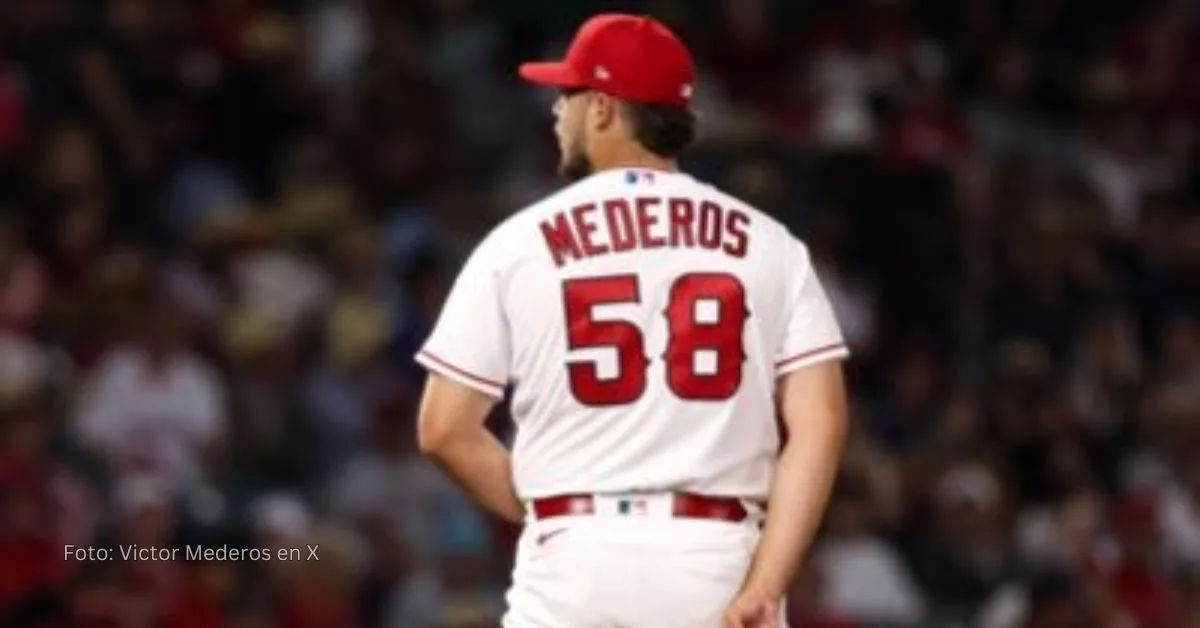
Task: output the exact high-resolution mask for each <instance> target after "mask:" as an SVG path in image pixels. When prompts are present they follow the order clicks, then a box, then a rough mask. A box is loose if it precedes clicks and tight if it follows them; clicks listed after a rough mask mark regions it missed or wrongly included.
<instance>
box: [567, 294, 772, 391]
mask: <svg viewBox="0 0 1200 628" xmlns="http://www.w3.org/2000/svg"><path fill="white" fill-rule="evenodd" d="M563 302H564V304H565V307H566V324H567V345H568V348H569V349H570V350H572V351H574V350H577V349H593V348H611V349H615V350H616V354H617V373H616V375H615V376H614V377H609V378H604V379H601V378H600V376H599V372H598V369H597V367H596V363H595V362H590V361H578V362H571V363H569V364H568V365H567V371H568V375H569V380H570V384H571V393H572V394H573V395H574V396H575V398H576V399H578V400H579V402H580V403H583V404H585V405H590V406H612V405H621V404H627V403H632V402H634V401H637V400H638V398H640V397H641V396H642V393H644V392H645V391H646V371H647V369H648V368H649V366H650V359H649V358H647V357H646V343H645V337H644V335H643V333H642V330H641V329H639V328H638V327H637V325H635V324H633V323H631V322H629V321H622V320H596V318H595V312H594V308H595V307H596V306H599V305H611V304H620V303H640V302H641V293H640V286H639V283H638V277H637V275H612V276H607V277H588V278H582V279H570V280H567V281H564V282H563ZM663 314H664V315H665V316H666V319H667V333H668V340H667V347H666V351H664V352H663V355H662V356H661V358H662V361H663V363H664V365H665V367H666V381H667V385H668V386H669V387H670V389H671V391H672V392H673V393H674V394H675V395H676V396H677V397H679V398H681V399H688V400H698V401H719V400H722V399H728V398H730V397H732V396H733V394H734V393H736V392H737V390H738V387H739V386H741V383H742V363H743V362H744V361H745V358H746V353H745V348H744V347H743V345H742V332H743V329H744V327H745V324H746V319H747V318H748V317H749V316H750V313H749V310H748V309H747V306H746V291H745V289H744V288H743V286H742V283H741V282H740V281H738V279H737V277H734V276H733V275H730V274H727V273H689V274H686V275H682V276H680V277H679V278H678V279H676V280H675V282H674V283H673V284H672V285H671V291H670V293H669V296H668V299H667V307H666V310H664V311H663Z"/></svg>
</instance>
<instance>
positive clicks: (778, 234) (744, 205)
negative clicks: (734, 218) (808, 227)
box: [689, 175, 799, 243]
mask: <svg viewBox="0 0 1200 628" xmlns="http://www.w3.org/2000/svg"><path fill="white" fill-rule="evenodd" d="M689 178H691V180H692V182H693V183H694V185H696V186H698V187H699V188H700V189H703V190H705V192H706V193H707V194H708V195H710V196H711V197H712V199H713V200H714V201H715V202H716V203H717V204H719V205H722V206H724V207H735V208H737V209H738V210H740V211H741V212H743V213H745V214H747V215H748V216H749V217H750V224H751V227H752V228H753V229H754V230H755V231H756V232H757V233H758V234H760V235H763V236H767V237H768V238H769V239H775V240H778V241H779V242H780V243H782V242H789V241H792V240H795V241H797V242H798V241H799V238H798V237H797V236H796V234H795V233H793V232H792V230H791V228H790V227H788V226H787V225H786V224H785V223H784V222H783V221H781V220H779V219H778V218H776V217H775V216H773V215H771V214H770V213H768V212H766V211H764V210H762V209H760V208H759V207H757V206H755V205H753V204H752V203H749V202H747V201H746V200H744V199H742V198H739V197H737V196H734V195H733V194H732V193H730V192H728V191H726V190H724V189H722V188H721V187H720V186H717V185H716V184H713V183H709V182H707V181H704V180H702V179H698V178H696V177H691V176H690V175H689Z"/></svg>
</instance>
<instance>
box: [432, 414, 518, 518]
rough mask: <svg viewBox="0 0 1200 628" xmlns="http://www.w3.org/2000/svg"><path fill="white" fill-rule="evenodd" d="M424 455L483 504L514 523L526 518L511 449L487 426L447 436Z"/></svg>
mask: <svg viewBox="0 0 1200 628" xmlns="http://www.w3.org/2000/svg"><path fill="white" fill-rule="evenodd" d="M425 455H426V456H428V457H429V458H430V459H431V460H432V461H433V462H434V464H436V465H437V466H438V467H440V468H441V469H442V470H443V471H445V472H446V474H447V475H449V476H450V477H451V478H452V479H453V480H454V481H455V483H457V484H458V485H459V486H461V487H462V488H463V490H465V491H467V493H469V494H470V495H471V497H473V498H474V499H475V501H477V502H479V504H480V505H482V506H483V507H484V508H487V509H488V510H490V511H492V512H494V513H496V514H497V515H499V516H500V517H503V518H504V519H506V520H508V521H511V522H513V523H521V521H522V520H523V519H524V517H525V509H524V507H523V506H522V505H521V500H519V499H518V498H517V493H516V489H515V488H514V486H513V481H512V464H511V461H510V458H509V454H508V450H506V449H505V448H504V445H503V444H501V443H500V441H498V440H496V437H495V436H492V434H491V433H490V432H488V431H487V430H486V429H478V430H472V431H471V432H462V433H459V434H456V435H455V436H454V437H453V438H447V439H444V440H442V441H440V442H439V443H437V445H436V446H435V447H431V448H428V449H426V450H425Z"/></svg>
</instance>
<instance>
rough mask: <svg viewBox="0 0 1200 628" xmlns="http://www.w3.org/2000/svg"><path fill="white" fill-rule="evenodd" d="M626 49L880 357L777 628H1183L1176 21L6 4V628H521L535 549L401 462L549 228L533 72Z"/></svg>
mask: <svg viewBox="0 0 1200 628" xmlns="http://www.w3.org/2000/svg"><path fill="white" fill-rule="evenodd" d="M612 9H622V10H641V11H651V12H653V13H654V14H655V15H656V16H658V17H660V18H661V19H663V20H664V21H666V22H668V23H669V24H671V25H673V26H675V27H676V28H678V30H679V31H680V32H681V33H683V34H684V35H685V36H686V38H687V39H688V40H689V42H690V43H691V45H692V46H693V48H694V49H695V52H696V56H697V57H698V60H699V61H700V64H701V67H702V71H703V76H702V81H701V84H700V86H699V93H698V103H697V107H698V109H699V111H700V113H701V116H702V118H701V119H702V129H703V131H702V143H701V145H700V146H699V147H698V148H697V149H696V150H695V151H693V153H692V154H691V155H690V156H689V157H688V159H687V160H686V162H685V166H686V168H687V169H689V170H690V171H692V172H693V173H695V174H696V175H697V176H699V177H700V178H702V179H706V180H708V181H710V182H712V183H715V184H718V185H720V186H723V187H725V188H726V189H727V190H729V191H731V192H732V193H734V194H736V195H739V196H741V197H742V198H744V199H745V200H746V201H748V202H750V203H753V204H754V205H756V206H758V207H760V208H761V209H763V210H765V211H767V212H770V213H771V214H773V215H775V216H778V217H779V218H780V219H782V220H783V221H785V222H786V223H787V224H788V225H790V226H791V227H792V228H793V229H794V230H795V232H796V233H797V234H798V235H799V236H800V237H801V238H803V239H804V240H805V241H806V242H807V243H808V244H809V246H810V248H811V250H812V252H813V256H814V259H815V260H816V263H817V265H818V269H819V271H820V272H821V274H822V276H823V279H824V281H825V285H826V288H827V290H828V293H829V295H830V297H831V299H832V301H833V303H834V306H835V308H836V311H837V313H838V315H839V318H840V320H841V322H842V324H843V326H844V329H845V332H846V334H847V336H848V338H849V341H850V343H851V345H852V348H853V351H854V358H853V360H852V361H851V362H850V363H849V365H848V368H849V374H850V375H849V382H850V385H851V387H852V394H853V412H854V423H855V428H854V435H853V437H852V442H851V444H850V446H849V450H848V453H847V457H846V463H845V470H844V473H843V477H842V478H841V479H840V481H839V483H838V487H837V490H836V495H835V497H834V500H833V503H832V506H831V510H830V513H829V517H828V520H827V524H826V526H825V530H824V532H823V534H822V539H821V541H820V543H819V545H818V546H817V548H816V549H815V550H814V555H813V560H812V561H811V564H810V565H809V567H808V568H807V569H806V570H805V572H804V573H803V574H802V576H801V577H800V578H799V579H798V580H797V582H796V585H795V589H794V591H793V592H792V594H791V597H790V600H789V605H790V615H791V617H792V626H794V627H796V628H816V627H825V628H832V627H842V628H851V627H863V628H866V627H872V626H904V627H918V626H921V627H925V626H928V627H943V626H945V627H952V626H964V627H966V626H971V627H974V626H978V627H980V628H1008V627H1013V628H1015V627H1017V626H1032V627H1037V628H1055V627H1072V628H1073V627H1078V628H1093V627H1104V628H1109V627H1116V626H1121V627H1131V628H1184V627H1188V626H1200V316H1198V313H1200V310H1198V309H1197V308H1198V306H1200V209H1198V208H1200V176H1197V175H1198V174H1200V171H1198V165H1200V161H1198V160H1197V154H1198V153H1197V149H1198V146H1200V145H1198V143H1197V130H1198V126H1197V123H1198V122H1200V72H1198V71H1197V69H1196V68H1197V67H1200V36H1198V35H1200V30H1198V28H1200V21H1198V20H1200V14H1198V12H1197V8H1196V3H1195V2H1189V1H1175V0H1167V1H1161V0H1011V1H1001V0H928V1H919V0H839V1H827V2H823V1H817V0H807V1H801V0H787V1H784V0H780V1H779V2H776V3H771V2H768V1H767V0H706V1H700V0H695V1H693V0H687V1H684V0H675V1H669V0H664V1H659V2H598V1H590V2H589V1H585V0H572V1H566V0H425V1H417V0H411V1H404V0H307V1H305V0H291V1H284V0H278V1H271V0H3V2H0V209H2V211H0V332H2V333H0V430H2V432H3V434H2V436H0V508H2V514H0V625H3V626H6V627H9V626H11V627H38V628H51V627H58V628H85V627H86V628H101V627H118V628H126V627H138V628H140V627H149V626H163V627H167V628H206V627H219V626H230V627H237V628H260V627H261V628H270V627H276V626H278V627H280V628H345V627H349V626H362V627H381V628H442V627H445V628H452V627H466V626H496V625H497V620H496V617H497V616H498V613H500V612H502V610H503V593H504V590H505V587H506V584H507V579H508V571H509V567H510V565H511V560H512V555H511V553H512V547H513V539H514V534H515V531H514V530H513V529H511V528H508V527H505V526H502V525H499V524H497V523H495V522H494V521H493V520H492V519H491V518H489V517H486V516H484V515H482V514H481V513H480V512H479V511H477V510H476V509H474V508H473V507H472V506H471V505H470V504H469V503H467V502H466V501H465V500H464V499H463V497H462V496H460V495H459V494H458V493H457V492H456V491H455V490H454V489H453V488H452V487H451V486H450V485H449V484H448V482H447V481H446V480H445V479H443V478H442V476H441V475H440V474H439V473H437V472H436V471H435V470H434V469H432V468H431V467H430V465H429V464H428V463H426V462H425V461H423V460H422V459H421V458H420V457H419V456H418V455H417V454H416V453H415V450H414V445H413V433H414V410H415V403H416V396H417V394H418V392H419V386H420V384H421V381H422V377H423V374H422V372H421V371H419V370H418V369H417V368H416V367H415V366H414V365H413V363H412V360H411V356H412V354H413V352H414V350H415V349H416V348H417V346H418V344H419V343H420V342H421V341H422V340H423V339H424V336H425V334H426V333H427V331H428V330H429V325H430V323H431V321H432V320H433V319H434V317H435V316H436V313H437V311H438V308H439V306H440V304H441V301H442V299H443V298H444V296H445V294H446V290H447V288H448V286H449V285H450V282H451V281H452V280H453V277H454V274H455V272H456V271H457V268H458V265H459V264H460V263H461V261H462V260H463V259H464V256H465V254H466V253H468V252H469V251H470V249H471V247H472V245H473V244H474V243H475V242H477V241H478V239H479V238H480V237H481V236H482V235H483V234H484V233H486V231H487V230H488V229H489V228H490V227H491V226H492V225H494V224H496V223H497V222H498V221H500V220H502V219H503V218H504V217H505V216H507V215H509V214H511V213H512V212H514V211H517V210H518V209H520V208H521V207H522V206H524V205H525V204H527V203H529V202H530V201H532V200H534V199H537V198H538V197H540V196H542V195H543V194H546V193H548V192H549V191H552V190H554V189H555V188H556V187H557V186H559V185H560V182H558V181H556V180H555V179H554V177H553V171H554V167H555V163H556V161H557V155H556V152H555V147H554V143H553V136H552V133H551V118H550V114H549V107H550V103H551V98H552V97H553V95H552V94H549V93H545V92H542V91H538V90H535V89H533V88H530V87H527V86H524V85H522V84H521V83H519V82H518V80H517V79H516V77H515V72H514V68H515V65H516V63H517V62H518V61H520V60H525V59H530V58H539V57H543V56H550V55H556V54H558V53H559V52H560V51H561V50H562V49H563V47H564V45H565V43H566V40H567V39H569V38H570V36H571V35H572V34H573V32H574V29H575V28H576V26H577V25H578V24H579V22H580V21H581V20H582V19H583V18H584V17H586V16H587V15H588V14H589V13H590V12H594V11H597V10H612ZM494 427H495V428H496V429H497V430H498V432H499V433H500V434H502V435H506V434H507V432H508V429H509V428H508V424H507V419H506V417H505V416H504V413H503V409H500V410H498V411H497V412H496V415H495V417H494ZM66 544H74V545H77V546H80V547H117V546H119V545H122V544H126V545H127V544H139V545H141V546H144V547H149V546H171V545H177V546H184V545H189V544H190V545H202V546H205V547H212V548H218V547H230V548H243V547H298V548H301V555H302V556H307V552H306V551H305V550H304V548H305V547H306V546H307V545H309V544H317V545H319V546H320V550H319V554H318V555H319V557H320V560H319V561H308V560H301V561H298V562H281V561H271V562H252V561H228V560H223V561H221V560H218V561H208V562H203V561H189V560H185V559H184V557H183V556H182V555H181V557H180V560H178V561H122V560H120V558H119V556H115V557H114V559H113V560H110V561H107V562H102V561H79V560H75V559H73V558H70V557H65V556H64V546H65V545H66Z"/></svg>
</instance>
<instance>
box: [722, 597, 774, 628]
mask: <svg viewBox="0 0 1200 628" xmlns="http://www.w3.org/2000/svg"><path fill="white" fill-rule="evenodd" d="M779 627H780V623H779V598H778V597H777V596H773V595H765V594H762V593H759V592H757V591H743V592H741V593H739V594H738V596H737V597H736V598H734V599H733V602H730V604H729V607H728V608H727V609H726V610H725V616H724V618H723V619H722V620H721V628H779Z"/></svg>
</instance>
